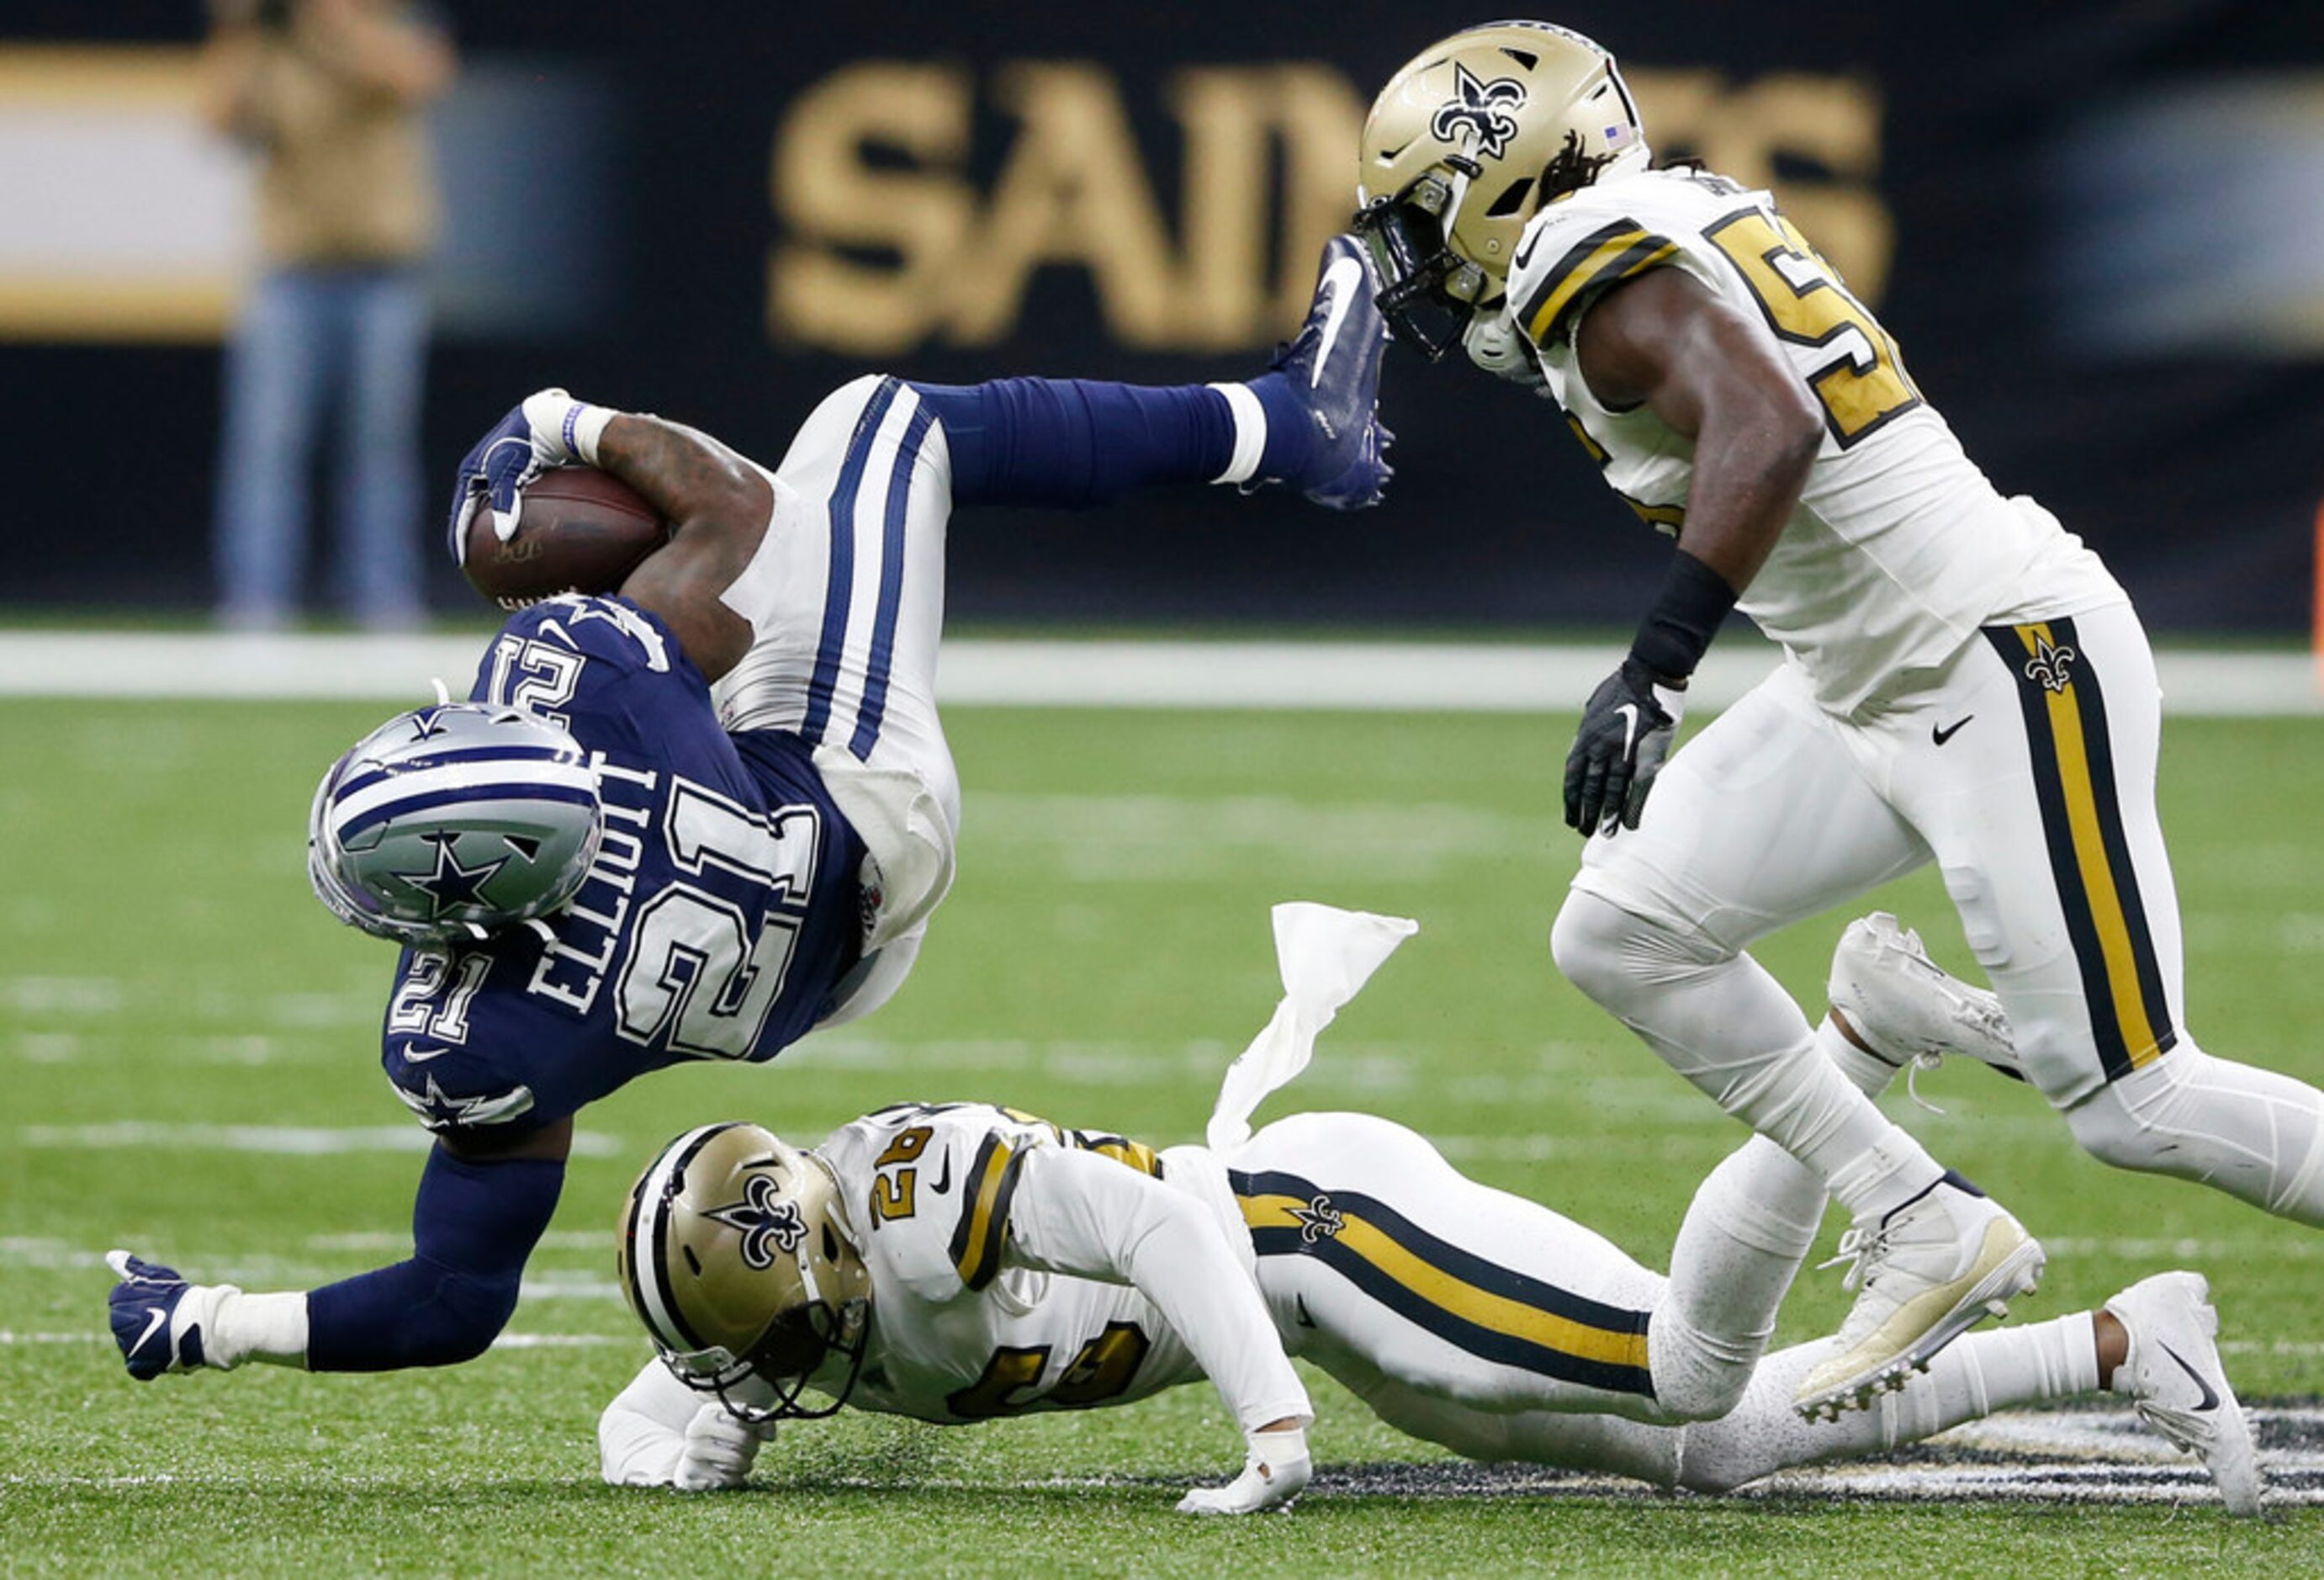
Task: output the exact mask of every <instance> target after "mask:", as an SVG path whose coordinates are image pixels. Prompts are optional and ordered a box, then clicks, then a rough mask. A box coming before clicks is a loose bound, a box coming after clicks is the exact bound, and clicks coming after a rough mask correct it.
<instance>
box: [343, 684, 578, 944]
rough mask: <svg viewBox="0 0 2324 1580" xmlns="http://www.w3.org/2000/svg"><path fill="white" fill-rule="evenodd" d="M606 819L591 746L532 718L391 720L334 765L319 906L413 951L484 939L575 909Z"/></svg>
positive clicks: (473, 707) (491, 711)
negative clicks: (567, 905)
mask: <svg viewBox="0 0 2324 1580" xmlns="http://www.w3.org/2000/svg"><path fill="white" fill-rule="evenodd" d="M604 832H605V811H604V804H603V803H602V802H600V801H599V799H597V777H596V774H595V772H593V771H592V770H591V768H590V767H589V761H588V755H587V753H585V752H583V751H582V749H581V744H580V743H579V742H578V741H576V740H575V739H574V738H573V736H572V735H571V734H570V733H569V732H567V730H566V729H565V728H564V726H563V725H558V724H556V723H553V722H551V721H550V720H549V719H545V718H542V717H541V716H539V715H538V714H532V713H528V712H526V711H525V710H524V709H522V708H520V707H495V706H493V705H491V704H487V703H477V702H447V703H438V705H437V706H435V707H422V708H419V709H417V710H415V711H413V712H411V713H407V714H402V715H400V716H397V717H395V718H392V719H390V720H388V721H387V722H386V723H385V724H383V725H380V726H379V728H377V729H375V730H374V731H373V732H372V733H371V734H370V735H365V736H364V738H363V739H362V740H360V741H358V742H356V743H355V746H354V747H353V748H352V749H351V750H350V751H349V752H348V753H347V754H346V756H344V757H342V758H340V759H339V760H338V762H335V763H333V764H332V765H331V771H330V772H328V773H327V774H325V775H324V776H323V782H322V783H321V784H320V785H319V786H318V787H317V789H316V790H315V805H314V809H313V811H312V812H311V813H310V814H309V818H308V821H307V875H308V877H309V880H311V881H312V882H313V883H314V885H315V895H316V898H318V899H319V900H320V901H322V902H323V903H324V904H325V905H327V906H328V907H329V908H330V910H331V912H332V914H333V915H335V916H337V918H338V919H340V920H341V921H344V922H346V924H347V925H348V926H350V927H356V928H361V929H363V930H364V931H365V932H367V933H374V934H377V935H378V936H379V937H381V938H393V939H395V940H396V941H397V942H399V943H402V944H410V945H414V946H427V945H434V944H446V943H453V942H457V941H461V940H464V939H469V938H484V937H485V936H486V935H487V934H489V933H491V932H492V931H493V929H496V928H502V927H506V926H508V925H510V924H511V923H512V922H520V921H525V920H528V919H531V918H533V917H537V916H544V915H546V914H548V913H549V912H550V911H552V910H557V909H558V907H559V906H561V905H563V904H565V902H566V901H568V900H570V899H572V898H573V894H574V892H575V891H576V890H577V889H579V888H580V887H581V883H582V880H583V879H585V878H586V877H587V876H588V875H589V864H590V863H592V862H594V861H595V860H596V858H597V846H598V844H599V842H600V841H601V840H602V839H603V838H604Z"/></svg>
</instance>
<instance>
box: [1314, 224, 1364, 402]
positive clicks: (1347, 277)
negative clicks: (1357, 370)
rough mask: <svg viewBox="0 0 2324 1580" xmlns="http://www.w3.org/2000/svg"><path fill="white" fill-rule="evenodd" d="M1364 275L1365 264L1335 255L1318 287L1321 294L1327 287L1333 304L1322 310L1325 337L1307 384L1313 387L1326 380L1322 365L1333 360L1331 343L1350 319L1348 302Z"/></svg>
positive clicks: (1333, 342) (1334, 341)
mask: <svg viewBox="0 0 2324 1580" xmlns="http://www.w3.org/2000/svg"><path fill="white" fill-rule="evenodd" d="M1363 278H1364V266H1363V265H1362V264H1361V263H1358V262H1357V261H1356V260H1355V259H1353V258H1348V257H1342V258H1335V259H1333V261H1332V266H1331V267H1330V268H1328V269H1326V270H1324V271H1323V281H1322V282H1320V283H1319V284H1318V285H1317V286H1316V287H1315V290H1316V292H1317V293H1318V294H1319V295H1320V294H1321V293H1322V292H1323V291H1330V292H1331V293H1332V305H1331V306H1330V307H1329V308H1326V309H1325V310H1324V311H1323V339H1322V340H1321V341H1320V342H1318V343H1317V345H1316V346H1315V365H1314V367H1313V368H1311V369H1309V370H1308V374H1307V387H1308V388H1309V389H1311V390H1312V389H1314V387H1315V386H1316V385H1317V384H1320V383H1323V365H1324V364H1325V363H1327V362H1329V361H1331V360H1332V347H1333V345H1335V344H1336V343H1337V342H1338V340H1339V338H1340V326H1341V325H1342V324H1343V323H1345V322H1347V320H1348V304H1349V302H1350V300H1352V297H1353V294H1354V291H1355V289H1356V287H1357V286H1358V285H1360V284H1361V283H1362V282H1363Z"/></svg>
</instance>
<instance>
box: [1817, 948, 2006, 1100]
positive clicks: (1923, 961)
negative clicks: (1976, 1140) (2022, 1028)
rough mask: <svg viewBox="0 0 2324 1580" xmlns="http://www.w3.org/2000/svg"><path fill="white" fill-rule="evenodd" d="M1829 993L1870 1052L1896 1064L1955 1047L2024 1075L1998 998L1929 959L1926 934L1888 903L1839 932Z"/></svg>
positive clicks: (1931, 1061)
mask: <svg viewBox="0 0 2324 1580" xmlns="http://www.w3.org/2000/svg"><path fill="white" fill-rule="evenodd" d="M1825 993H1826V994H1827V996H1828V998H1829V999H1830V1002H1831V1007H1832V1008H1833V1009H1835V1010H1838V1011H1839V1012H1840V1013H1841V1014H1843V1015H1845V1016H1846V1017H1847V1018H1848V1023H1849V1025H1850V1026H1852V1027H1854V1028H1855V1029H1856V1031H1857V1034H1858V1036H1859V1037H1861V1038H1862V1039H1864V1040H1865V1041H1866V1042H1867V1043H1868V1044H1870V1045H1871V1047H1870V1051H1871V1052H1872V1054H1873V1055H1874V1056H1875V1057H1877V1058H1879V1059H1881V1060H1882V1061H1884V1062H1886V1063H1887V1064H1891V1065H1894V1066H1895V1067H1897V1068H1898V1069H1904V1068H1905V1067H1908V1066H1911V1067H1918V1068H1923V1069H1928V1068H1933V1067H1935V1066H1936V1064H1937V1062H1938V1060H1940V1059H1941V1058H1943V1057H1944V1056H1945V1055H1946V1054H1949V1053H1955V1054H1965V1055H1967V1056H1968V1057H1969V1058H1973V1059H1976V1060H1977V1061H1978V1063H1979V1064H1987V1065H1991V1066H1992V1067H1994V1068H1995V1069H1997V1070H1999V1071H2000V1072H2001V1073H2002V1074H2003V1075H2005V1076H2013V1077H2015V1079H2017V1080H2021V1081H2022V1080H2024V1078H2025V1072H2024V1066H2023V1065H2022V1064H2020V1063H2019V1062H2018V1058H2017V1046H2016V1043H2015V1040H2014V1039H2012V1038H2011V1036H2010V1031H2009V1017H2008V1015H2007V1014H2006V1013H2005V1012H2003V1010H2002V1008H2001V1001H2000V1000H1999V999H1997V998H1996V997H1995V996H1994V995H1993V994H1992V993H1988V992H1987V991H1986V990H1985V989H1984V988H1981V987H1971V986H1970V985H1969V984H1968V983H1966V982H1963V981H1962V980H1961V979H1960V977H1958V976H1954V975H1950V973H1948V972H1947V971H1946V970H1945V969H1944V968H1943V967H1942V966H1939V965H1938V964H1937V963H1936V962H1935V961H1933V960H1932V959H1930V958H1929V952H1928V951H1927V950H1926V949H1924V948H1923V947H1921V935H1920V934H1918V933H1916V932H1914V931H1913V930H1912V929H1910V928H1907V927H1905V926H1904V925H1903V924H1902V923H1900V922H1898V921H1897V919H1895V917H1893V916H1891V915H1890V914H1889V913H1888V912H1886V911H1885V910H1876V911H1874V912H1873V913H1872V914H1871V915H1869V916H1865V917H1858V919H1856V920H1854V921H1852V922H1849V924H1848V930H1847V931H1846V932H1844V933H1842V934H1840V947H1838V948H1836V949H1834V950H1833V951H1832V952H1831V979H1830V981H1829V982H1828V983H1827V984H1826V985H1825Z"/></svg>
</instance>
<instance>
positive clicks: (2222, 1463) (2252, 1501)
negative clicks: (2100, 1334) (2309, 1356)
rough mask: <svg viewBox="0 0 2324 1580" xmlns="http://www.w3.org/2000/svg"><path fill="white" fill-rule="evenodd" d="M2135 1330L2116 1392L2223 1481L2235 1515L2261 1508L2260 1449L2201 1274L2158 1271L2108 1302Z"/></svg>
mask: <svg viewBox="0 0 2324 1580" xmlns="http://www.w3.org/2000/svg"><path fill="white" fill-rule="evenodd" d="M2106 1308H2107V1310H2108V1311H2110V1312H2112V1313H2114V1315H2115V1317H2116V1319H2117V1320H2118V1321H2120V1322H2121V1324H2122V1326H2123V1330H2124V1331H2125V1332H2126V1333H2127V1334H2128V1335H2130V1354H2129V1356H2128V1358H2127V1359H2126V1360H2125V1361H2124V1362H2123V1363H2122V1364H2121V1365H2119V1366H2117V1367H2116V1368H2115V1373H2114V1384H2113V1387H2114V1391H2115V1392H2116V1393H2119V1394H2123V1395H2125V1396H2126V1397H2127V1398H2129V1399H2131V1400H2135V1402H2136V1405H2137V1408H2138V1413H2139V1415H2140V1417H2141V1418H2144V1420H2145V1422H2146V1424H2147V1425H2148V1426H2150V1427H2152V1428H2154V1429H2155V1430H2156V1431H2157V1432H2159V1433H2161V1434H2162V1435H2163V1437H2167V1438H2169V1439H2170V1440H2171V1441H2172V1442H2173V1443H2175V1444H2177V1445H2178V1446H2180V1447H2181V1448H2184V1449H2186V1450H2188V1451H2189V1452H2190V1453H2193V1454H2197V1455H2201V1456H2202V1460H2203V1465H2204V1468H2206V1469H2207V1470H2209V1472H2210V1473H2211V1479H2212V1480H2213V1481H2214V1482H2217V1483H2218V1487H2219V1499H2220V1501H2222V1502H2224V1503H2225V1504H2227V1512H2228V1513H2230V1514H2256V1513H2258V1512H2259V1498H2260V1474H2259V1453H2258V1450H2257V1449H2255V1447H2254V1446H2253V1445H2252V1430H2251V1422H2250V1421H2249V1420H2248V1419H2247V1418H2246V1417H2245V1415H2244V1410H2243V1406H2242V1405H2240V1404H2238V1403H2237V1402H2236V1391H2235V1390H2234V1389H2233V1388H2231V1387H2229V1386H2228V1384H2227V1369H2226V1368H2225V1367H2223V1366H2221V1365H2220V1364H2219V1347H2218V1344H2217V1343H2216V1342H2214V1341H2215V1340H2216V1339H2217V1338H2218V1332H2219V1314H2218V1311H2216V1310H2214V1309H2213V1308H2212V1306H2211V1285H2210V1281H2209V1280H2207V1279H2205V1278H2204V1277H2203V1275H2202V1274H2200V1273H2190V1272H2172V1273H2157V1274H2155V1275H2154V1276H2153V1278H2151V1279H2141V1280H2138V1282H2136V1283H2135V1284H2133V1285H2131V1287H2130V1288H2128V1289H2125V1290H2124V1291H2123V1292H2122V1293H2121V1294H2119V1295H2116V1297H2115V1298H2113V1299H2111V1300H2109V1301H2107V1303H2106Z"/></svg>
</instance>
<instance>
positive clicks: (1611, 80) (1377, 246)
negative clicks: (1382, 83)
mask: <svg viewBox="0 0 2324 1580" xmlns="http://www.w3.org/2000/svg"><path fill="white" fill-rule="evenodd" d="M1649 157H1650V156H1649V154H1648V152H1647V150H1646V133H1645V130H1644V128H1643V127H1642V126H1641V125H1639V123H1638V111H1637V105H1636V104H1635V103H1633V102H1632V100H1631V98H1630V90H1629V88H1628V87H1626V86H1625V85H1624V84H1623V81H1622V74H1621V73H1620V72H1619V71H1618V70H1617V69H1615V66H1614V57H1613V56H1611V55H1609V54H1608V53H1607V52H1606V51H1604V50H1601V49H1600V48H1599V47H1598V46H1597V45H1596V44H1594V43H1592V42H1590V41H1589V40H1588V39H1586V38H1583V37H1582V35H1581V34H1580V33H1578V32H1572V31H1570V30H1568V29H1566V28H1562V27H1554V26H1552V25H1551V24H1550V23H1545V22H1496V23H1488V24H1486V25H1485V26H1483V27H1472V28H1471V29H1469V30H1468V31H1467V32H1457V33H1454V34H1453V35H1452V37H1451V38H1449V39H1445V40H1443V41H1442V42H1437V43H1434V44H1432V45H1430V46H1429V47H1428V48H1427V49H1425V50H1423V51H1421V52H1420V53H1419V54H1417V55H1416V56H1415V57H1413V59H1412V60H1409V61H1407V62H1406V65H1405V66H1404V69H1402V70H1400V71H1398V72H1397V74H1396V75H1395V76H1393V77H1391V78H1389V79H1388V86H1387V87H1386V88H1382V89H1380V95H1379V98H1377V99H1375V100H1374V101H1373V102H1372V109H1371V115H1370V116H1369V118H1368V119H1366V121H1365V122H1364V135H1363V144H1362V153H1361V159H1362V165H1361V170H1360V173H1359V175H1358V177H1357V187H1356V199H1357V201H1358V203H1359V204H1360V208H1359V209H1358V212H1357V214H1356V220H1355V229H1356V233H1357V234H1358V235H1359V236H1362V237H1363V239H1364V241H1365V244H1366V245H1368V246H1369V247H1370V249H1371V252H1372V256H1373V258H1374V260H1375V261H1376V262H1377V263H1379V271H1380V279H1381V282H1382V285H1381V290H1380V291H1379V306H1380V312H1381V315H1382V316H1383V317H1385V318H1386V319H1388V328H1389V329H1390V330H1391V331H1392V332H1393V333H1394V334H1395V336H1396V337H1397V339H1399V340H1402V341H1405V342H1406V344H1408V345H1411V346H1415V347H1416V348H1417V349H1419V350H1420V351H1421V353H1422V354H1423V355H1425V356H1427V357H1428V358H1429V360H1431V361H1432V362H1433V361H1434V360H1435V359H1436V358H1437V357H1440V356H1443V355H1444V353H1445V352H1446V351H1448V350H1450V349H1451V348H1452V346H1453V344H1454V343H1455V342H1456V341H1458V340H1459V339H1460V337H1461V332H1462V330H1463V329H1464V328H1467V327H1468V323H1469V318H1470V315H1471V312H1472V311H1473V310H1475V309H1476V308H1477V307H1479V306H1480V305H1481V304H1485V303H1489V302H1491V301H1492V300H1495V299H1497V298H1499V297H1500V296H1501V295H1503V294H1504V293H1505V292H1506V291H1507V288H1508V273H1509V259H1510V258H1511V256H1512V255H1514V254H1515V253H1516V252H1517V237H1518V236H1519V235H1521V234H1522V233H1523V232H1524V230H1525V227H1526V221H1527V220H1529V219H1531V218H1532V217H1534V215H1535V213H1536V212H1538V211H1539V210H1540V208H1541V206H1542V205H1543V204H1544V203H1545V202H1547V201H1548V200H1549V199H1552V198H1554V197H1556V196H1557V195H1558V194H1560V193H1562V192H1569V191H1572V189H1575V188H1577V187H1583V186H1587V185H1589V184H1590V183H1591V181H1594V180H1597V179H1598V178H1599V177H1600V175H1602V174H1604V173H1605V172H1606V171H1609V170H1618V171H1630V170H1644V169H1646V164H1647V162H1648V159H1649Z"/></svg>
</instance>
